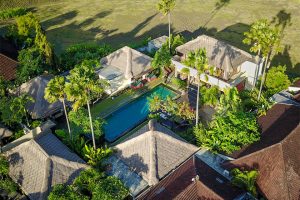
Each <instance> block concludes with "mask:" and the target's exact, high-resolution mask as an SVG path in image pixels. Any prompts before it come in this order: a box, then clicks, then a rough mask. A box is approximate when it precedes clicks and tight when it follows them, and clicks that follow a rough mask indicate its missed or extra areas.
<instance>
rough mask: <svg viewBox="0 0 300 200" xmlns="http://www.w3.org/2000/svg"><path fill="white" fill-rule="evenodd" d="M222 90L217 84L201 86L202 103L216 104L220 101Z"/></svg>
mask: <svg viewBox="0 0 300 200" xmlns="http://www.w3.org/2000/svg"><path fill="white" fill-rule="evenodd" d="M220 94H221V92H220V91H219V88H218V87H217V86H212V87H210V88H207V87H205V86H203V87H201V88H200V100H201V104H203V105H209V106H216V105H217V104H218V102H219V99H220Z"/></svg>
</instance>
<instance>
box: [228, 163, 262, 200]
mask: <svg viewBox="0 0 300 200" xmlns="http://www.w3.org/2000/svg"><path fill="white" fill-rule="evenodd" d="M230 173H231V175H232V177H233V178H232V180H231V183H232V184H233V185H235V186H237V187H239V188H242V189H245V190H246V191H247V192H249V193H250V194H252V195H253V196H254V197H257V190H256V186H255V182H256V179H257V177H258V171H256V170H251V171H241V170H239V169H238V168H235V169H233V170H231V172H230Z"/></svg>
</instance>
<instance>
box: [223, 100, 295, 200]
mask: <svg viewBox="0 0 300 200" xmlns="http://www.w3.org/2000/svg"><path fill="white" fill-rule="evenodd" d="M258 121H259V124H260V125H261V128H262V137H261V140H260V141H259V142H257V143H254V144H252V145H250V146H248V147H246V148H244V149H242V150H241V151H239V152H235V153H234V154H233V155H234V156H236V157H237V158H238V159H236V160H233V161H230V162H228V163H225V164H224V166H225V167H226V168H229V169H231V168H234V167H240V168H246V169H253V168H255V169H258V171H259V177H258V179H257V185H258V187H259V190H260V193H261V194H263V195H264V196H265V197H266V198H267V199H280V200H285V199H300V124H299V123H300V108H299V107H297V106H291V105H282V104H276V105H275V106H273V107H272V108H271V109H270V110H269V111H268V112H267V115H266V116H263V117H260V118H259V120H258Z"/></svg>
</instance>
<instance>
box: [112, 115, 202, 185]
mask: <svg viewBox="0 0 300 200" xmlns="http://www.w3.org/2000/svg"><path fill="white" fill-rule="evenodd" d="M115 148H116V150H117V153H116V154H115V156H116V157H118V158H119V159H120V160H121V161H123V162H124V163H125V164H126V165H127V166H128V167H129V168H130V169H131V170H132V171H134V172H136V173H137V174H139V175H140V176H141V177H142V178H143V179H144V180H145V181H147V183H148V184H149V185H150V186H151V185H154V184H156V183H158V181H159V180H160V179H161V178H163V177H164V176H166V175H167V174H168V173H169V172H170V171H171V170H173V169H175V168H176V167H177V166H179V165H180V164H181V163H182V162H184V161H185V160H186V159H188V158H189V157H190V156H191V155H193V154H194V153H195V152H196V151H197V150H198V148H197V147H196V146H194V145H192V144H189V143H187V142H185V141H184V140H183V139H181V138H180V137H179V136H177V135H176V134H175V133H173V132H172V131H170V130H169V129H167V128H165V127H163V126H162V125H160V124H158V123H154V122H153V121H152V120H151V121H150V122H149V126H148V125H146V126H144V127H142V128H141V129H140V130H138V131H137V132H136V133H134V134H133V135H132V136H131V137H130V138H128V139H127V140H125V141H124V142H122V143H121V144H118V145H116V146H115Z"/></svg>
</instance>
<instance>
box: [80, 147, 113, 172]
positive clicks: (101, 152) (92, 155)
mask: <svg viewBox="0 0 300 200" xmlns="http://www.w3.org/2000/svg"><path fill="white" fill-rule="evenodd" d="M84 149H85V154H84V156H85V158H86V159H87V160H88V164H89V165H91V166H93V167H96V168H99V167H102V161H103V159H104V158H107V157H108V156H110V155H111V154H112V150H111V149H110V148H107V147H100V148H97V149H94V148H93V147H91V146H88V145H85V147H84Z"/></svg>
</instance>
